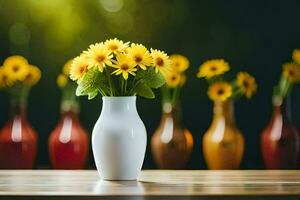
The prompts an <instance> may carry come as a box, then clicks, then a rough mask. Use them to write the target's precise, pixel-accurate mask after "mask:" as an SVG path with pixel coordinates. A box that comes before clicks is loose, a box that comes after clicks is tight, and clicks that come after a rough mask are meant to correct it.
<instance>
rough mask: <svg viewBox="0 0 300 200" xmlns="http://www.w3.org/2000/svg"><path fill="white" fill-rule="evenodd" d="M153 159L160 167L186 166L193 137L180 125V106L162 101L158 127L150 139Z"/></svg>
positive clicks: (179, 167)
mask: <svg viewBox="0 0 300 200" xmlns="http://www.w3.org/2000/svg"><path fill="white" fill-rule="evenodd" d="M151 149H152V155H153V158H154V161H155V163H156V165H157V167H158V168H160V169H182V168H184V167H186V164H187V162H188V161H189V158H190V155H191V153H192V150H193V137H192V134H191V133H190V131H189V130H187V129H185V128H184V127H183V126H182V122H181V113H180V108H179V106H178V104H177V106H172V104H171V103H168V102H166V103H164V106H163V113H162V117H161V121H160V125H159V127H158V128H157V129H156V131H155V132H154V134H153V136H152V139H151Z"/></svg>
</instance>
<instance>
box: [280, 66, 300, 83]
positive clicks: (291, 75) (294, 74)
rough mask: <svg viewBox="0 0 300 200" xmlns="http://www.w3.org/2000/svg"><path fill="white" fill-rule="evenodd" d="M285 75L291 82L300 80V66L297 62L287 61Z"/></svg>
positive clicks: (284, 67) (284, 69)
mask: <svg viewBox="0 0 300 200" xmlns="http://www.w3.org/2000/svg"><path fill="white" fill-rule="evenodd" d="M283 76H284V77H285V78H286V79H287V80H288V81H290V82H291V83H296V82H300V67H299V66H298V65H297V64H295V63H285V64H284V65H283Z"/></svg>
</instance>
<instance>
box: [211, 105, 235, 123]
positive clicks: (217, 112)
mask: <svg viewBox="0 0 300 200" xmlns="http://www.w3.org/2000/svg"><path fill="white" fill-rule="evenodd" d="M220 117H222V118H224V119H225V121H226V122H228V123H232V124H234V123H235V119H234V104H233V101H225V102H221V101H215V102H214V119H219V118H220Z"/></svg>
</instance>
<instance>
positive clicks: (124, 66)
mask: <svg viewBox="0 0 300 200" xmlns="http://www.w3.org/2000/svg"><path fill="white" fill-rule="evenodd" d="M121 69H122V70H125V71H126V70H128V69H129V66H128V65H127V64H123V65H121Z"/></svg>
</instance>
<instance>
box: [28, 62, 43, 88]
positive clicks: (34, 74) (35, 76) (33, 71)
mask: <svg viewBox="0 0 300 200" xmlns="http://www.w3.org/2000/svg"><path fill="white" fill-rule="evenodd" d="M28 69H29V70H28V73H27V75H26V76H25V78H24V83H26V84H28V85H35V84H36V83H37V82H38V81H39V80H40V78H41V70H40V69H39V68H38V67H36V66H33V65H29V68H28Z"/></svg>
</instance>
